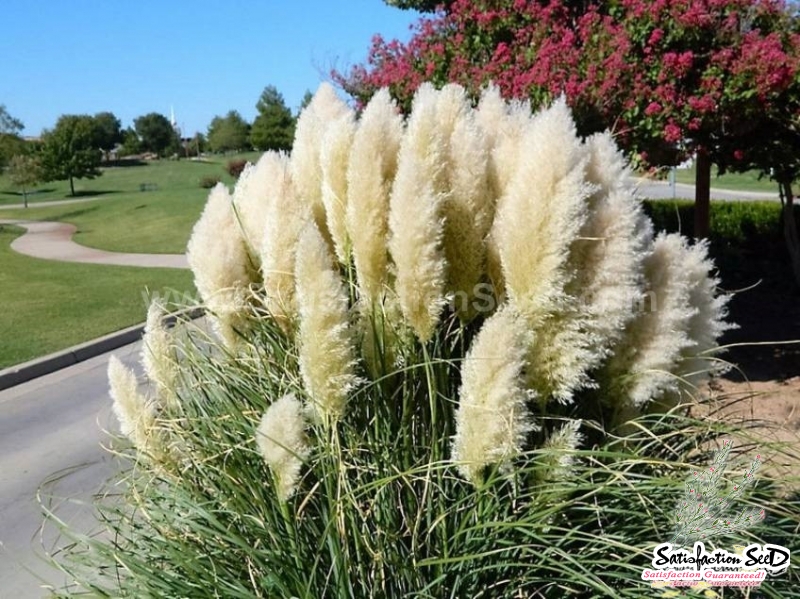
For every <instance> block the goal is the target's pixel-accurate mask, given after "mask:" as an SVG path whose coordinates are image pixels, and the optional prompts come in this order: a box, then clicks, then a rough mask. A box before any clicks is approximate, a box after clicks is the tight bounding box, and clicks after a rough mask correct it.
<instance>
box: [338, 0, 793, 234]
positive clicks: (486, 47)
mask: <svg viewBox="0 0 800 599" xmlns="http://www.w3.org/2000/svg"><path fill="white" fill-rule="evenodd" d="M402 4H404V7H406V6H405V4H408V6H407V7H409V8H421V9H427V8H428V7H427V6H423V5H419V6H412V4H411V3H402ZM414 4H416V3H414ZM423 4H424V3H423ZM795 27H796V16H793V15H792V14H791V12H790V11H789V10H788V8H787V6H786V5H785V4H784V3H783V2H780V1H773V0H705V1H701V2H697V1H694V0H658V1H647V2H645V1H643V0H612V1H611V2H589V1H581V2H575V1H572V2H570V1H565V0H552V1H541V0H540V1H534V0H499V1H498V0H491V1H490V0H455V1H454V2H453V3H452V4H450V5H449V6H448V7H447V8H446V10H442V11H440V12H437V13H435V14H434V15H433V16H432V17H425V18H422V19H421V20H420V21H419V23H418V24H417V25H416V31H415V34H414V35H413V36H412V38H411V39H410V40H409V42H408V43H405V44H403V43H400V42H398V41H396V40H394V41H389V42H387V41H385V40H384V39H382V38H381V37H380V36H376V37H375V38H374V39H373V42H372V47H371V49H370V52H369V56H368V59H367V62H366V64H364V65H359V66H356V67H354V68H353V69H351V70H350V71H349V72H347V73H334V78H335V79H336V80H337V81H338V82H339V83H340V84H341V85H342V87H343V88H344V89H345V90H346V91H347V92H349V93H350V94H351V95H353V96H354V97H355V98H356V99H357V100H358V101H359V102H360V103H362V104H363V103H365V102H366V101H367V100H368V99H369V98H370V97H371V96H372V94H373V93H375V91H376V90H377V89H379V88H381V87H388V88H389V89H390V91H391V93H392V95H393V96H394V97H395V98H396V99H397V100H398V103H399V105H400V106H401V108H403V109H404V110H406V111H407V110H408V109H409V107H410V102H411V98H412V97H413V94H414V92H415V90H416V89H417V88H418V87H419V85H420V84H421V83H422V82H423V81H432V82H433V83H434V84H435V85H443V84H445V83H446V82H457V83H460V84H461V85H463V86H465V87H467V89H468V90H469V91H470V94H471V95H472V96H473V98H475V97H477V95H478V93H479V91H480V89H481V88H482V87H483V86H485V85H486V84H487V83H489V82H490V81H493V82H495V83H496V84H497V85H498V86H499V88H500V90H501V93H502V94H503V96H504V97H506V98H514V99H521V100H529V101H530V102H531V104H532V105H533V106H534V107H537V106H542V105H545V104H547V103H548V102H550V101H552V99H553V98H555V97H557V96H559V95H561V94H563V95H565V96H566V98H567V101H568V103H569V105H570V106H571V108H572V110H573V114H574V116H575V119H576V121H577V125H578V129H579V131H580V132H581V133H582V134H591V133H594V132H597V131H600V130H603V129H605V128H607V127H608V128H611V129H612V130H613V131H614V132H615V136H616V139H617V141H618V143H619V144H620V145H621V146H622V147H623V149H625V150H626V151H627V152H628V153H629V154H630V155H631V157H632V158H633V160H634V162H635V163H637V164H639V165H641V166H644V167H647V166H670V165H674V164H677V163H679V162H680V161H682V160H684V159H685V158H687V157H690V156H692V155H694V156H696V165H697V186H696V194H697V195H696V198H695V200H696V211H695V215H696V217H695V236H696V237H706V236H707V234H708V229H709V187H710V172H711V166H712V164H716V165H717V166H719V167H720V168H722V169H725V168H731V167H733V166H734V165H736V163H737V161H738V160H740V159H741V157H742V154H743V152H744V149H745V148H749V149H751V150H756V148H754V147H753V146H752V140H753V132H754V131H755V129H757V128H758V127H759V126H760V123H761V122H763V115H764V114H765V113H769V112H771V111H772V109H773V107H775V106H776V105H777V106H779V105H780V103H781V102H782V98H784V97H785V96H786V93H787V89H790V88H792V87H794V88H797V86H798V79H797V73H798V54H799V53H800V51H799V50H798V48H799V47H800V42H799V41H798V39H799V38H798V35H797V33H796V31H794V28H795ZM757 139H759V140H761V139H765V137H764V136H757ZM770 143H771V142H770Z"/></svg>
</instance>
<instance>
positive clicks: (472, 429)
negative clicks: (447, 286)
mask: <svg viewBox="0 0 800 599" xmlns="http://www.w3.org/2000/svg"><path fill="white" fill-rule="evenodd" d="M528 344H529V340H528V334H527V333H526V332H525V327H524V324H523V323H522V322H521V321H520V320H519V319H518V318H517V316H516V315H515V314H514V312H513V311H512V310H511V309H508V308H505V309H502V310H500V311H498V312H496V313H495V314H494V315H492V316H491V317H489V318H488V319H487V320H486V321H485V322H484V324H483V327H482V328H481V330H480V332H479V333H478V335H477V337H476V338H475V340H474V341H473V343H472V347H471V348H470V350H469V352H468V353H467V356H466V358H465V360H464V364H463V366H462V369H461V380H462V384H461V391H460V400H459V404H458V409H457V411H456V434H455V437H454V439H453V460H454V461H455V462H456V463H457V465H458V469H459V472H460V473H461V474H462V476H464V478H466V479H467V480H469V481H471V482H472V483H474V484H479V483H480V481H481V477H482V472H483V470H484V468H485V467H486V466H489V465H499V467H500V470H501V471H507V470H508V468H509V467H510V463H511V461H512V460H513V459H514V458H515V457H516V456H518V455H519V454H520V452H521V451H522V450H523V448H524V444H525V441H526V438H527V435H528V433H529V432H530V431H532V430H534V425H533V421H532V419H531V415H530V413H529V412H528V408H527V406H526V402H527V400H528V394H527V392H526V391H525V387H524V374H523V371H524V369H525V367H526V360H525V354H526V350H527V347H528Z"/></svg>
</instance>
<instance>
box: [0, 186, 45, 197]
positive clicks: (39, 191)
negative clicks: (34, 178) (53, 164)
mask: <svg viewBox="0 0 800 599" xmlns="http://www.w3.org/2000/svg"><path fill="white" fill-rule="evenodd" d="M54 191H55V188H54V187H48V188H46V189H34V190H32V191H29V192H28V198H33V197H35V196H37V195H39V194H42V193H52V192H54ZM0 195H4V196H12V197H15V198H21V197H23V194H22V192H21V191H0Z"/></svg>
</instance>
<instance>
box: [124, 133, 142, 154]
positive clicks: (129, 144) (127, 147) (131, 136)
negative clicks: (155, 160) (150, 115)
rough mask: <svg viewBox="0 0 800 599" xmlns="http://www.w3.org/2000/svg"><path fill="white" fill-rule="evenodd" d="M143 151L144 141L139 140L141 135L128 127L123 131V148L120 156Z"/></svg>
mask: <svg viewBox="0 0 800 599" xmlns="http://www.w3.org/2000/svg"><path fill="white" fill-rule="evenodd" d="M141 151H142V142H141V140H139V135H138V134H137V133H136V131H135V130H134V129H133V127H128V128H127V129H125V130H124V131H123V132H122V149H121V151H120V156H133V155H135V154H138V153H139V152H141Z"/></svg>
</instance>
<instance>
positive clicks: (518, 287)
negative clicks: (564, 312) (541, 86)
mask: <svg viewBox="0 0 800 599" xmlns="http://www.w3.org/2000/svg"><path fill="white" fill-rule="evenodd" d="M554 148H558V151H554ZM520 151H521V152H522V155H523V156H524V159H520V161H519V163H518V166H517V169H516V172H515V173H514V176H513V179H512V181H511V183H510V184H509V187H508V191H507V193H506V194H505V196H504V197H503V198H502V199H501V201H500V204H499V206H498V209H497V210H498V211H497V216H496V219H495V223H494V228H493V231H492V236H493V238H494V242H495V243H497V247H498V251H499V255H500V259H501V263H502V268H503V278H504V281H505V285H506V288H507V290H508V292H509V295H510V297H511V298H512V299H513V300H514V303H515V304H516V305H517V307H518V308H519V310H520V311H521V312H522V313H523V314H525V315H526V316H528V317H530V318H542V317H544V316H546V315H547V314H548V313H549V312H552V311H553V310H554V309H555V308H556V307H558V306H559V305H561V304H562V303H563V301H564V297H565V294H564V287H565V285H566V284H567V283H568V282H569V274H570V273H569V271H568V269H567V268H566V265H567V258H568V257H569V248H570V244H571V242H572V240H573V239H574V238H575V237H576V236H577V234H578V232H579V231H580V229H581V226H582V225H583V222H584V220H585V218H586V198H587V197H588V195H589V194H590V193H591V191H592V190H591V187H590V186H589V185H588V184H587V183H586V182H585V179H584V174H585V166H586V162H587V152H586V149H585V147H584V146H583V144H581V143H580V141H579V140H578V137H577V133H576V131H575V124H574V123H573V121H572V117H571V115H570V112H569V108H568V107H567V104H566V102H565V101H564V99H563V98H562V99H560V100H559V101H557V102H556V103H555V104H554V105H553V106H552V107H550V108H549V109H546V110H544V111H542V112H540V113H538V114H537V115H536V116H535V117H534V120H533V122H532V123H531V125H530V126H529V127H528V129H527V131H526V132H525V137H524V138H523V139H522V140H521V143H520Z"/></svg>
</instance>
